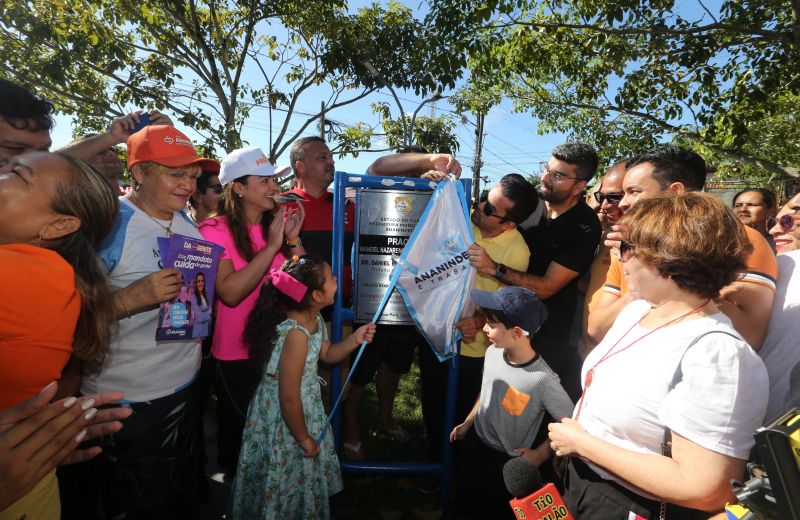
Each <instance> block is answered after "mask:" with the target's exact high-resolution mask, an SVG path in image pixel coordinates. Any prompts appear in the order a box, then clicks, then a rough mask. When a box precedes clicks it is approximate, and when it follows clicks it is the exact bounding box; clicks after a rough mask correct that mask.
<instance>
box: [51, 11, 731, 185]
mask: <svg viewBox="0 0 800 520" xmlns="http://www.w3.org/2000/svg"><path fill="white" fill-rule="evenodd" d="M367 3H371V2H368V1H365V0H351V2H350V10H351V11H354V10H355V9H357V8H358V7H360V6H363V5H366V4H367ZM381 3H382V4H384V5H385V4H386V2H385V1H382V2H381ZM706 5H707V6H710V7H711V9H712V10H718V9H719V4H718V0H711V3H710V4H709V3H707V4H706ZM675 8H676V10H677V11H679V12H681V14H683V15H690V16H691V15H700V16H702V13H700V12H699V4H697V3H696V1H695V0H678V1H677V2H676V7H675ZM412 9H414V14H415V16H418V17H419V16H423V15H424V11H423V10H422V9H424V4H423V3H420V4H418V5H416V6H412ZM268 30H269V31H273V32H275V33H276V34H277V33H278V32H280V31H281V30H283V29H281V28H275V27H274V25H271V26H269V28H268ZM249 73H250V74H254V71H252V70H251V71H250V72H249ZM247 74H248V72H247V71H246V72H245V80H248V81H251V82H252V84H254V85H260V83H259V81H258V78H257V77H255V76H248V75H247ZM189 82H190V80H189V79H188V78H187V77H186V75H185V74H184V79H183V80H182V83H179V84H183V83H185V84H187V86H188V83H189ZM448 93H449V92H444V94H445V95H447V94H448ZM328 95H329V90H328V89H327V88H326V87H325V86H321V87H315V88H314V89H309V91H307V92H305V93H304V94H303V95H302V97H301V98H300V100H299V101H298V105H297V107H296V110H297V111H298V112H304V113H316V112H318V110H319V106H320V102H321V101H323V100H326V99H327V98H328ZM397 95H398V97H399V99H400V103H401V104H402V106H403V109H404V111H405V112H406V113H407V114H411V113H412V112H413V111H414V110H415V109H416V108H417V107H418V106H419V105H420V103H421V102H422V101H423V100H422V99H421V98H420V97H418V96H416V95H415V94H414V92H413V91H403V90H397ZM373 102H386V103H388V105H389V107H390V110H391V115H392V117H399V110H398V108H397V104H396V102H395V100H394V99H393V97H392V95H391V94H390V92H389V90H388V89H387V88H381V89H380V90H378V91H377V92H375V93H373V94H371V95H370V96H368V97H366V98H364V99H362V100H360V101H358V102H356V103H353V104H351V105H347V106H345V107H342V108H339V109H337V110H334V111H331V112H329V113H327V114H326V117H327V118H328V119H331V120H333V121H335V122H336V123H338V124H340V125H353V124H355V123H357V122H365V123H367V124H369V125H371V126H372V125H376V124H377V123H378V116H377V115H375V114H373V113H372V110H371V108H370V104H371V103H373ZM126 108H127V109H128V110H135V109H137V108H139V109H145V110H147V109H149V108H152V107H126ZM419 113H420V115H426V116H430V115H435V116H439V115H442V114H444V115H451V116H454V117H456V115H455V111H454V109H453V107H452V106H451V105H450V104H449V103H448V102H447V99H446V98H445V99H443V100H440V101H438V102H436V103H435V105H432V106H431V105H428V106H426V107H424V108H422V109H421V110H420V112H419ZM167 115H171V114H169V112H167ZM465 116H466V123H462V122H461V121H460V120H458V119H456V129H455V132H456V135H457V138H458V142H459V149H458V151H457V152H456V153H455V155H456V158H457V159H458V161H459V162H460V163H461V165H462V168H463V175H472V172H473V161H474V156H475V116H474V115H472V114H466V115H465ZM302 122H303V121H302V120H300V119H297V120H292V122H291V123H290V125H289V128H290V131H291V130H292V129H294V130H295V131H296V129H298V128H299V127H300V126H301V124H302ZM56 123H57V124H56V127H55V129H54V132H53V135H52V137H53V145H54V149H55V148H58V147H59V146H62V145H64V144H66V143H68V142H70V141H71V140H72V127H73V125H72V118H71V117H69V116H63V115H59V116H58V117H57V118H56ZM537 125H538V121H537V120H536V119H535V118H534V117H532V116H531V115H530V114H524V113H514V111H513V107H512V103H511V102H510V101H508V100H505V101H504V102H502V103H501V104H500V105H498V106H495V107H493V108H492V109H491V111H490V112H489V114H488V115H487V117H486V119H485V122H484V143H483V167H482V169H481V175H482V176H484V177H488V181H489V184H494V183H495V182H497V181H498V180H499V178H500V177H502V176H503V175H505V174H506V173H510V172H517V173H521V174H523V175H526V176H527V175H530V174H536V173H538V170H539V167H538V165H539V163H540V162H541V161H546V160H547V159H548V158H549V157H550V151H551V150H552V149H553V147H554V146H556V145H558V144H560V143H563V142H565V141H566V140H567V137H566V136H565V135H564V134H560V133H552V134H547V135H539V134H538V132H537ZM274 128H277V125H274ZM179 129H180V130H182V131H184V132H185V133H187V135H189V137H191V138H193V139H197V140H199V139H198V137H199V136H198V135H197V134H195V133H194V132H193V131H192V130H191V129H187V128H181V127H180V125H179ZM276 133H277V132H276ZM316 133H317V127H316V124H313V125H311V126H309V128H308V129H307V131H306V132H304V135H312V134H316ZM242 137H243V139H244V140H245V141H246V142H248V144H249V145H251V146H261V147H262V148H264V150H268V148H269V146H268V143H269V135H268V122H267V111H266V110H264V109H258V108H254V109H253V110H252V111H251V117H250V118H249V119H248V121H246V122H245V125H244V128H243V132H242ZM373 148H385V146H383V145H382V143H380V142H379V141H377V140H373ZM384 153H386V152H381V153H373V152H362V153H360V154H359V156H358V157H352V156H346V157H343V158H338V157H337V158H336V161H337V165H336V168H337V170H342V171H347V172H350V173H363V172H365V171H366V169H367V167H368V166H369V165H370V164H371V163H372V162H373V161H374V160H375V159H376V158H378V157H380V156H381V155H383V154H384ZM277 163H278V164H279V165H286V164H288V150H287V151H286V152H284V154H283V156H281V157H279V158H278V161H277Z"/></svg>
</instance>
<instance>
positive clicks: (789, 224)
mask: <svg viewBox="0 0 800 520" xmlns="http://www.w3.org/2000/svg"><path fill="white" fill-rule="evenodd" d="M798 211H800V209H796V210H794V211H793V212H791V213H787V214H785V215H781V217H780V218H778V219H776V218H775V217H770V218H768V219H767V229H772V228H773V227H775V224H778V225H780V226H781V229H782V230H783V232H784V233H788V232H789V231H791V230H793V229H794V228H795V226H796V225H797V221H796V220H795V215H797V212H798Z"/></svg>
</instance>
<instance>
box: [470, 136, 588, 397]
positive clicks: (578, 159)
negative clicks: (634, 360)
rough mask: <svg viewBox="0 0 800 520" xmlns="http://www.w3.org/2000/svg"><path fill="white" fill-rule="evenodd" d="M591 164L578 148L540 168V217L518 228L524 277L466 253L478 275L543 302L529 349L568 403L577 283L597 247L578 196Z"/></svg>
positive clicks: (574, 376)
mask: <svg viewBox="0 0 800 520" xmlns="http://www.w3.org/2000/svg"><path fill="white" fill-rule="evenodd" d="M597 164H598V159H597V153H596V152H595V151H594V149H592V148H591V147H590V146H588V145H585V144H581V143H567V144H562V145H559V146H556V147H555V149H553V153H552V157H551V158H550V160H549V161H547V162H543V163H542V173H541V179H542V180H541V185H540V187H539V192H540V197H541V198H542V199H543V200H544V201H545V204H546V207H545V211H544V214H543V215H542V216H541V217H540V219H539V220H536V221H534V222H523V223H522V224H520V225H519V230H520V232H521V233H522V236H523V237H524V238H525V241H526V242H527V244H528V248H529V249H530V251H531V260H530V264H529V265H528V271H527V272H525V273H523V272H520V271H515V270H514V269H510V268H508V267H506V266H504V265H503V264H498V263H496V262H494V261H493V260H492V259H491V258H490V257H489V255H488V254H486V251H485V250H484V249H483V248H482V247H480V246H478V245H473V246H472V247H470V249H469V254H470V258H471V263H472V265H473V266H474V267H475V268H476V269H478V272H480V273H483V274H488V275H493V276H495V277H496V278H497V279H499V280H501V281H502V282H503V283H505V284H508V285H518V286H520V287H526V288H528V289H530V290H532V291H533V292H535V293H536V295H537V296H538V297H539V298H540V299H541V300H542V301H544V303H545V305H546V306H547V311H548V315H549V318H548V319H547V321H546V322H545V323H544V325H543V326H542V328H541V329H540V330H539V332H537V333H536V336H535V339H534V344H535V345H536V347H535V348H536V350H537V351H538V352H540V353H541V355H542V357H544V359H545V361H547V364H548V365H550V367H551V368H553V370H555V371H556V373H557V374H558V375H559V377H560V378H561V383H562V385H563V386H564V388H565V389H566V390H567V393H569V395H570V397H572V398H573V399H577V398H578V397H579V396H580V390H581V385H580V368H581V360H580V357H579V356H578V340H579V337H578V336H579V335H578V336H576V337H573V338H571V331H572V329H573V324H574V323H575V320H579V319H580V317H579V313H578V309H579V308H581V306H579V305H578V302H577V297H578V296H577V293H578V279H579V278H580V275H581V274H582V273H584V272H585V271H587V270H588V269H589V266H590V265H591V263H592V259H593V258H594V254H595V251H596V250H597V246H598V244H599V243H600V221H599V220H598V218H597V215H596V214H595V213H594V211H592V209H591V208H589V206H587V205H586V203H585V202H584V201H583V196H582V194H583V191H584V189H585V188H586V183H587V181H589V180H590V179H591V178H592V177H593V176H594V174H595V172H596V171H597Z"/></svg>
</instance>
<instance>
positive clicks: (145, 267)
mask: <svg viewBox="0 0 800 520" xmlns="http://www.w3.org/2000/svg"><path fill="white" fill-rule="evenodd" d="M160 222H162V224H164V225H165V226H166V225H168V224H169V222H168V221H160ZM172 232H173V233H174V234H179V235H185V236H189V237H194V238H199V239H202V238H203V237H202V236H200V233H199V232H198V231H197V228H195V226H194V224H193V223H192V222H191V221H190V220H189V219H188V218H187V217H186V216H185V215H184V214H183V213H175V214H174V216H173V219H172ZM163 236H166V233H165V231H164V229H163V228H162V227H161V226H159V225H158V224H157V223H156V222H154V221H153V220H152V219H150V218H149V217H148V216H147V215H146V214H145V213H144V212H142V211H141V210H140V209H139V208H137V207H136V206H134V205H133V204H131V203H130V202H128V200H127V199H125V198H120V214H119V217H118V218H117V222H115V224H114V229H113V230H112V232H111V235H110V236H109V237H108V239H107V240H106V242H105V243H104V244H103V246H101V249H100V251H99V252H100V258H101V259H102V261H103V263H105V264H106V267H107V268H108V269H109V281H110V283H111V287H112V288H113V289H114V290H117V289H121V288H123V287H126V286H128V285H130V284H131V283H133V282H135V281H136V280H139V279H140V278H143V277H144V276H146V275H148V274H150V273H152V272H155V271H158V270H160V269H161V268H162V267H161V258H160V255H159V250H158V243H157V241H156V238H157V237H163ZM157 323H158V308H155V309H152V310H149V311H145V312H140V313H137V314H134V315H133V316H131V317H130V318H122V319H120V320H119V321H118V322H117V329H116V331H115V334H114V337H113V339H112V341H111V346H110V347H109V350H108V353H107V354H106V357H105V360H104V362H103V366H102V367H101V369H100V371H99V372H97V373H94V374H89V375H87V376H85V377H84V378H83V383H82V385H81V392H82V393H83V394H94V393H99V392H109V391H112V390H120V391H122V392H125V401H129V402H142V401H149V400H152V399H157V398H159V397H165V396H168V395H171V394H173V393H175V392H177V391H178V390H180V389H182V388H184V387H185V386H186V385H188V384H189V383H191V382H192V381H193V380H194V377H195V375H196V374H197V372H198V370H199V369H200V360H201V356H202V354H201V352H200V342H201V340H200V339H195V340H190V341H159V342H156V340H155V337H156V327H157Z"/></svg>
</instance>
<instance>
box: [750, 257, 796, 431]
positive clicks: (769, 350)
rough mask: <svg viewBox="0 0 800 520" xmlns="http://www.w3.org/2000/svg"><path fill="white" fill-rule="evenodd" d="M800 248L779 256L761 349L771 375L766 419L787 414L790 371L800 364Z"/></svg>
mask: <svg viewBox="0 0 800 520" xmlns="http://www.w3.org/2000/svg"><path fill="white" fill-rule="evenodd" d="M798 318H800V251H792V252H790V253H786V254H782V255H778V288H777V290H776V291H775V301H774V302H773V304H772V315H771V316H770V319H769V328H768V329H767V337H766V339H765V340H764V345H763V346H762V347H761V350H760V351H759V352H758V353H759V355H760V356H761V359H763V360H764V364H765V365H766V366H767V373H768V374H769V405H768V406H767V416H766V419H767V422H771V421H773V420H775V419H777V418H778V417H779V416H780V415H782V414H784V413H786V411H787V410H786V405H787V403H788V401H789V374H790V373H791V372H792V368H794V366H795V365H796V364H797V363H800V319H798Z"/></svg>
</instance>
